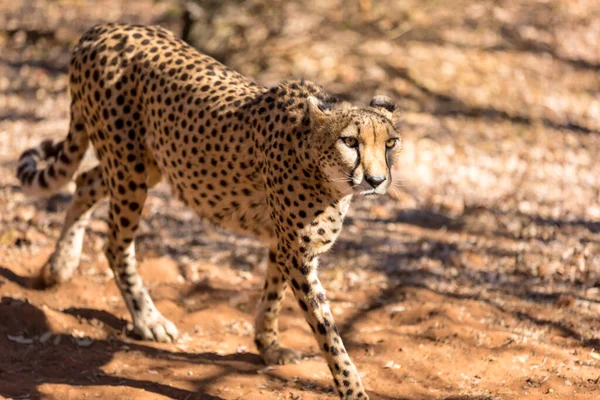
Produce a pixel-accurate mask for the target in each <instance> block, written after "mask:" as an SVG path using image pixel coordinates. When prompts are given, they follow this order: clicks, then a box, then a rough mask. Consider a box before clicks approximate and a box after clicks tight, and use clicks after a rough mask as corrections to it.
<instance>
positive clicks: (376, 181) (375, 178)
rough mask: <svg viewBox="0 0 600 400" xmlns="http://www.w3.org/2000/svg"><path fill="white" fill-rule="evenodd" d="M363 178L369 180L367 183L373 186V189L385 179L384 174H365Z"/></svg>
mask: <svg viewBox="0 0 600 400" xmlns="http://www.w3.org/2000/svg"><path fill="white" fill-rule="evenodd" d="M365 180H366V181H367V182H369V185H371V186H373V189H377V186H379V185H381V184H382V183H383V182H384V181H385V176H366V177H365Z"/></svg>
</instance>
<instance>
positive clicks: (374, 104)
mask: <svg viewBox="0 0 600 400" xmlns="http://www.w3.org/2000/svg"><path fill="white" fill-rule="evenodd" d="M369 107H371V108H373V110H374V111H375V112H377V113H379V114H381V115H383V116H384V117H386V118H388V119H389V120H392V121H393V120H394V116H395V111H396V104H395V103H394V101H393V100H392V99H390V98H389V97H387V96H381V95H379V96H375V97H373V99H372V100H371V103H370V104H369Z"/></svg>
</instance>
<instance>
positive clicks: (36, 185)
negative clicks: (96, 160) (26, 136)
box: [17, 121, 88, 196]
mask: <svg viewBox="0 0 600 400" xmlns="http://www.w3.org/2000/svg"><path fill="white" fill-rule="evenodd" d="M87 148H88V135H87V133H86V132H85V128H84V125H83V124H82V123H73V121H71V129H70V132H69V134H68V135H67V137H66V139H64V140H61V141H58V142H54V141H52V140H44V141H43V142H42V143H40V144H39V145H38V146H36V147H33V148H31V149H29V150H27V151H25V152H24V153H23V154H21V158H19V166H18V168H17V178H19V181H20V182H21V187H22V189H23V192H24V193H25V194H27V195H32V196H47V195H51V194H53V193H56V192H57V191H58V190H60V188H62V187H63V186H65V185H66V184H67V183H69V182H70V181H71V180H72V179H73V175H74V174H75V172H76V171H77V169H78V168H79V164H80V163H81V160H82V159H83V156H84V155H85V152H86V150H87ZM40 161H47V165H46V166H45V168H38V165H37V164H38V162H40Z"/></svg>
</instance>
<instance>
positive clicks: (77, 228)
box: [35, 166, 107, 287]
mask: <svg viewBox="0 0 600 400" xmlns="http://www.w3.org/2000/svg"><path fill="white" fill-rule="evenodd" d="M75 182H76V183H77V190H76V192H75V195H74V196H73V201H72V203H71V205H70V206H69V209H68V210H67V215H66V217H65V222H64V225H63V228H62V231H61V233H60V237H59V239H58V242H57V243H56V247H55V250H54V253H53V254H52V255H51V256H50V259H49V260H48V261H47V262H46V264H45V265H44V267H43V269H42V272H41V275H40V281H39V282H36V283H35V284H36V286H38V287H39V286H41V287H48V286H52V285H55V284H59V283H63V282H66V281H68V280H69V279H70V278H71V276H72V275H73V272H75V270H76V269H77V267H78V266H79V260H80V257H81V249H82V246H83V237H84V235H85V229H86V226H87V224H88V221H89V219H90V216H91V214H92V212H93V210H94V207H95V205H96V203H97V202H98V201H99V200H101V199H102V198H103V197H105V196H106V195H107V189H106V185H105V184H104V181H103V180H102V173H101V170H100V167H99V166H97V167H95V168H93V169H91V170H89V171H87V172H84V173H82V174H81V175H79V177H77V179H76V181H75Z"/></svg>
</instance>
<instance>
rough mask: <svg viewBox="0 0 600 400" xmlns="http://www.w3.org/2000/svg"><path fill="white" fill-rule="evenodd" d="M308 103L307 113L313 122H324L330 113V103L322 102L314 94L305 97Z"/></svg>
mask: <svg viewBox="0 0 600 400" xmlns="http://www.w3.org/2000/svg"><path fill="white" fill-rule="evenodd" d="M306 102H307V105H308V114H309V115H310V119H311V120H313V121H315V122H324V121H325V120H326V119H327V118H328V117H330V116H331V114H332V107H331V105H330V104H327V103H324V102H323V101H321V100H319V99H317V98H316V97H315V96H308V98H307V99H306Z"/></svg>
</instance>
